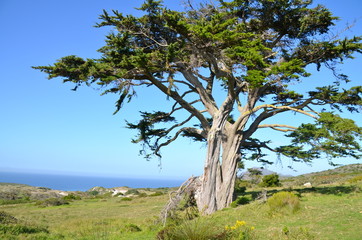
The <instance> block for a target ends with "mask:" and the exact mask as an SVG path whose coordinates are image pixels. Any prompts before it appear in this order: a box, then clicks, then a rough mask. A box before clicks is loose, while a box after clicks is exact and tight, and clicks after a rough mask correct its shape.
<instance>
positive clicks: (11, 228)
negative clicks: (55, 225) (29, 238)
mask: <svg viewBox="0 0 362 240" xmlns="http://www.w3.org/2000/svg"><path fill="white" fill-rule="evenodd" d="M40 232H45V233H48V230H47V229H46V228H43V227H38V226H27V225H21V224H14V225H2V224H0V234H8V235H15V236H17V235H20V234H34V233H40Z"/></svg>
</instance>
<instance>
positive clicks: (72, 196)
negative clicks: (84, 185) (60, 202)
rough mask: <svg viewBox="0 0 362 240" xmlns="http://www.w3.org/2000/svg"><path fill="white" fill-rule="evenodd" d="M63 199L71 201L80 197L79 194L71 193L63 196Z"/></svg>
mask: <svg viewBox="0 0 362 240" xmlns="http://www.w3.org/2000/svg"><path fill="white" fill-rule="evenodd" d="M63 199H64V200H68V201H72V200H81V199H82V198H81V197H80V196H77V195H75V194H73V193H71V194H69V195H68V196H64V197H63Z"/></svg>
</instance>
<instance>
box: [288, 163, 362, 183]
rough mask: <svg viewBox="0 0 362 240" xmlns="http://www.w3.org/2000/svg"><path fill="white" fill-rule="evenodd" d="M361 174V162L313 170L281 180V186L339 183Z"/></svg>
mask: <svg viewBox="0 0 362 240" xmlns="http://www.w3.org/2000/svg"><path fill="white" fill-rule="evenodd" d="M360 175H362V164H350V165H345V166H341V167H337V168H335V169H330V170H326V171H321V172H313V173H308V174H303V175H299V176H296V177H289V178H286V179H284V180H282V183H283V186H285V187H288V186H301V185H303V184H305V183H307V182H310V183H311V184H312V185H313V186H316V185H323V184H340V183H343V182H348V181H349V180H351V179H353V178H355V177H357V176H360Z"/></svg>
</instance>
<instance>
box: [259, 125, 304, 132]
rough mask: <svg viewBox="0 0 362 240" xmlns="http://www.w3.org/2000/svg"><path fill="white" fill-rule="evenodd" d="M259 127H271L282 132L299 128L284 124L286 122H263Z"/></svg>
mask: <svg viewBox="0 0 362 240" xmlns="http://www.w3.org/2000/svg"><path fill="white" fill-rule="evenodd" d="M258 128H271V129H274V130H277V131H281V132H289V131H295V130H296V129H298V128H297V127H293V126H289V125H284V124H263V125H259V126H258ZM282 128H289V129H282Z"/></svg>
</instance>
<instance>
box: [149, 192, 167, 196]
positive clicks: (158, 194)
mask: <svg viewBox="0 0 362 240" xmlns="http://www.w3.org/2000/svg"><path fill="white" fill-rule="evenodd" d="M163 194H164V193H163V192H160V191H157V192H154V193H152V194H150V197H157V196H161V195H163Z"/></svg>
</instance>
